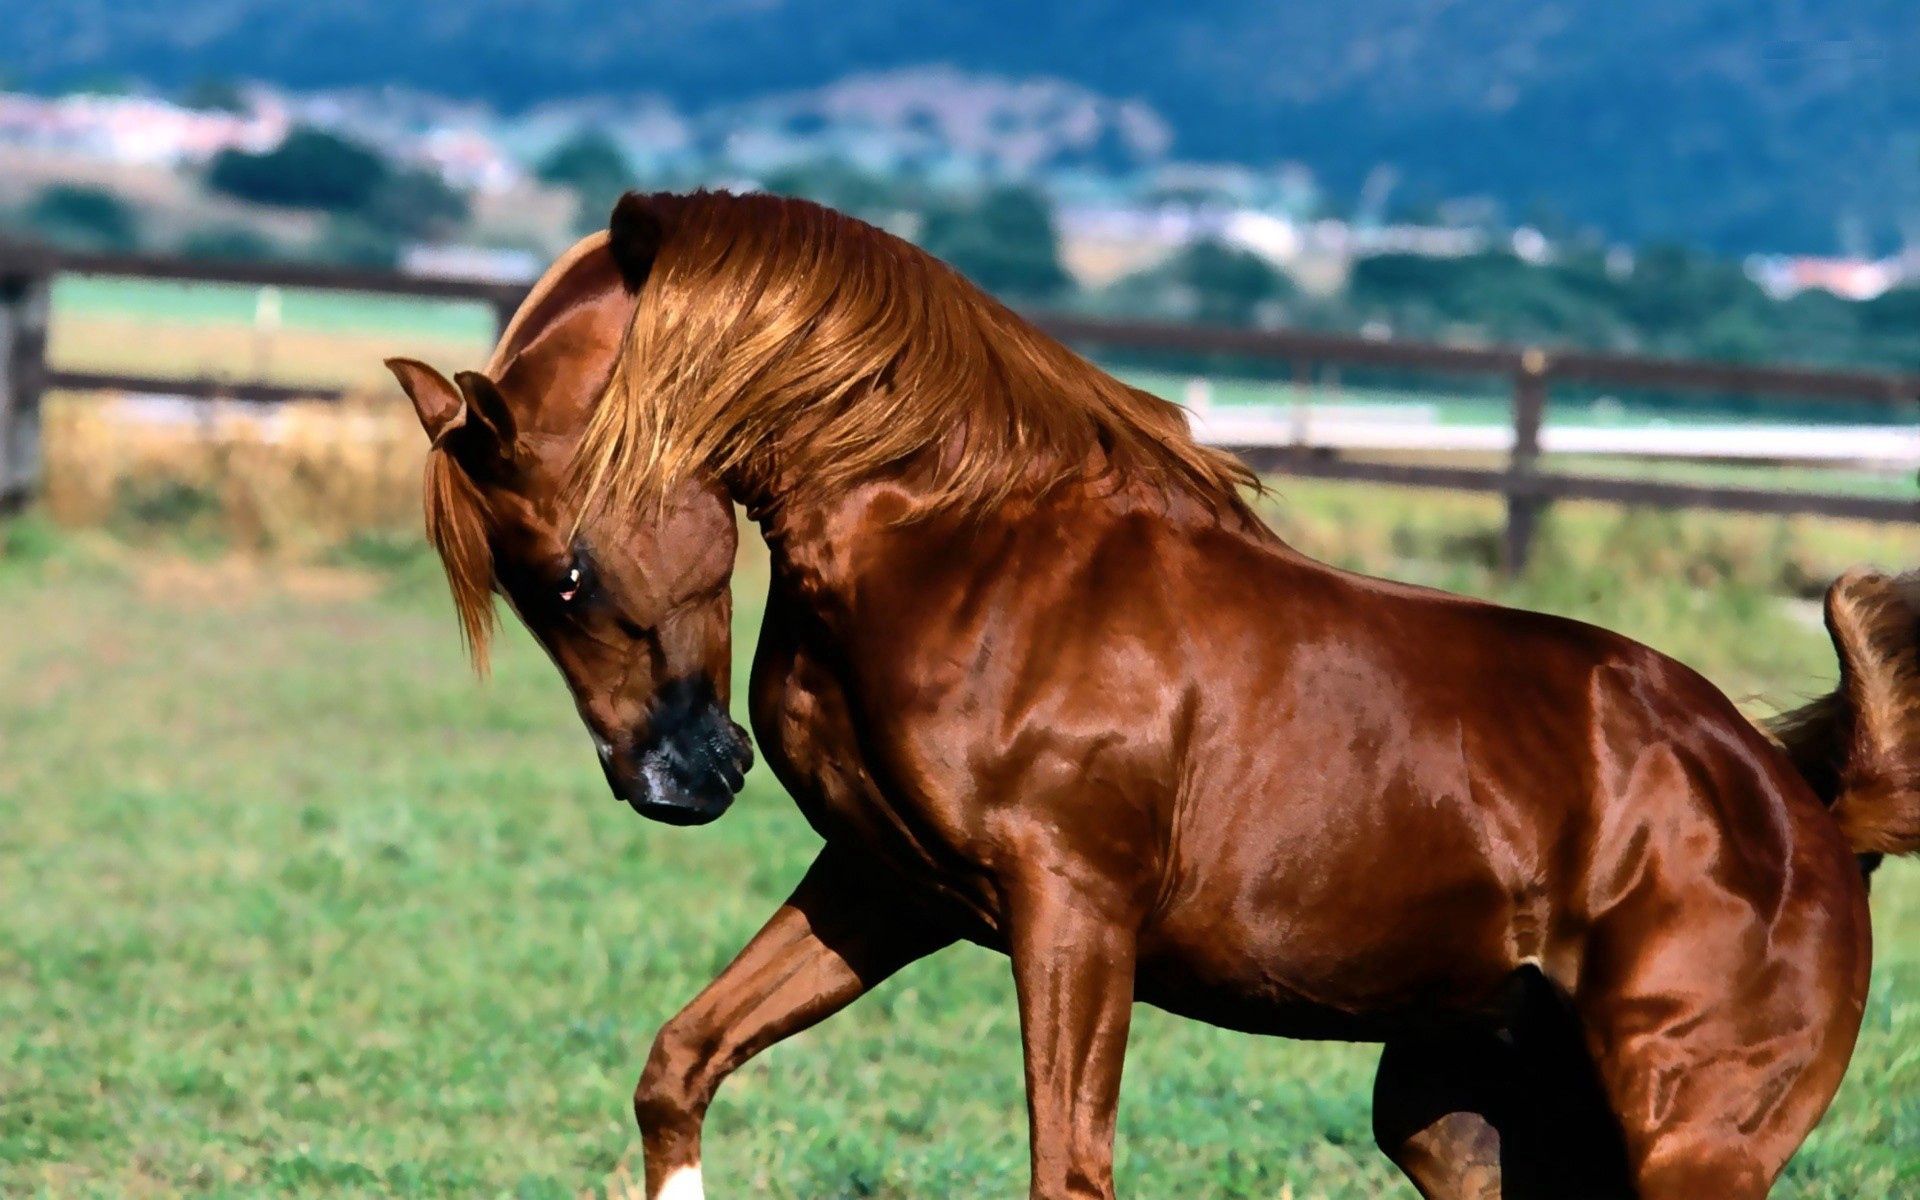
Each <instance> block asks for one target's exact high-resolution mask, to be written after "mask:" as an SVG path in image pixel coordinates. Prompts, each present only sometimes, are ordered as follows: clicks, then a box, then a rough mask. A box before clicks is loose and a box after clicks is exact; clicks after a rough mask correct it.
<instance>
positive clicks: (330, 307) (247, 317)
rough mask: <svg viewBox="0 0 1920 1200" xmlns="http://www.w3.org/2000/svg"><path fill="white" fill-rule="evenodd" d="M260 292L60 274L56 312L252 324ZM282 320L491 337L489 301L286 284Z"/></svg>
mask: <svg viewBox="0 0 1920 1200" xmlns="http://www.w3.org/2000/svg"><path fill="white" fill-rule="evenodd" d="M260 290H261V289H259V288H257V287H252V286H248V285H245V284H227V283H170V282H165V281H160V280H150V279H110V278H92V277H87V276H78V275H68V276H62V277H61V278H60V279H59V281H58V282H57V283H56V284H55V286H54V290H53V316H54V320H55V321H58V320H60V319H62V318H64V317H69V316H74V317H83V318H84V317H127V318H135V319H140V320H157V321H164V322H167V323H170V324H193V325H216V326H218V325H245V326H249V327H250V326H251V325H252V324H253V320H254V312H255V306H256V305H257V304H258V303H259V296H260ZM280 292H281V308H280V322H281V327H282V328H285V329H293V330H302V331H306V332H310V333H386V334H390V335H396V334H397V335H402V336H407V337H420V338H428V339H433V340H440V341H463V340H464V341H474V342H486V343H490V342H491V341H492V340H493V335H494V328H493V311H492V310H491V309H490V308H488V307H487V306H486V305H484V304H477V303H462V302H451V301H445V300H423V299H420V298H418V297H412V296H374V295H366V294H362V293H355V292H322V291H311V290H303V289H299V288H282V289H280Z"/></svg>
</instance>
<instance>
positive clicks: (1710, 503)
mask: <svg viewBox="0 0 1920 1200" xmlns="http://www.w3.org/2000/svg"><path fill="white" fill-rule="evenodd" d="M59 275H96V276H116V277H129V278H139V279H153V280H168V281H178V282H201V283H230V284H244V285H252V286H273V287H283V288H310V289H323V290H329V291H351V292H365V293H374V294H379V295H389V296H417V297H421V298H425V299H437V300H449V301H452V300H458V301H468V302H476V303H480V304H484V305H487V306H488V307H489V308H490V309H491V310H492V312H493V314H494V320H495V323H496V327H500V328H504V326H505V324H506V322H507V320H508V319H509V318H510V317H511V315H512V313H513V311H514V309H515V307H517V305H518V304H519V302H520V300H521V298H522V297H523V296H524V295H525V293H526V289H525V287H524V286H522V285H518V284H509V283H501V282H497V281H492V280H466V279H442V278H429V277H419V276H409V275H400V274H395V273H390V272H382V271H367V270H354V269H346V268H337V267H322V266H308V265H296V264H285V263H212V262H199V261H188V260H184V259H174V258H161V257H153V256H146V255H101V254H72V253H63V252H57V251H52V250H48V249H46V248H42V247H32V246H21V245H9V244H5V243H0V503H7V502H13V503H17V502H18V501H19V500H20V499H22V498H23V497H25V496H26V495H28V494H30V493H31V491H32V489H33V488H34V487H35V485H36V482H37V478H38V450H37V446H38V430H39V406H40V399H41V397H42V396H43V395H44V394H45V393H46V392H47V391H49V390H54V389H63V390H72V391H108V390H114V391H134V392H159V393H167V394H172V395H181V396H192V397H203V398H210V399H211V398H220V399H230V400H240V401H250V402H256V403H275V402H279V401H284V400H290V399H295V398H299V397H324V396H328V395H334V394H337V391H336V390H334V389H329V388H326V387H310V386H300V385H289V384H284V383H278V382H273V381H268V380H224V379H206V378H198V379H167V378H156V377H150V376H139V375H126V374H115V373H109V372H97V371H79V370H68V369H62V368H57V367H51V366H50V365H49V364H48V363H47V361H46V353H45V351H46V325H47V321H48V319H49V317H48V296H49V294H50V287H51V282H52V280H53V279H54V278H55V277H56V276H59ZM1032 317H1033V320H1034V321H1035V322H1036V323H1037V324H1038V325H1039V326H1040V327H1041V328H1043V329H1045V330H1047V331H1048V332H1049V333H1051V334H1053V335H1054V336H1056V337H1058V338H1060V339H1061V340H1063V341H1066V342H1069V343H1071V344H1074V345H1077V346H1081V347H1084V348H1087V349H1089V350H1094V351H1098V350H1107V351H1123V352H1141V351H1146V352H1156V351H1157V352H1163V353H1176V354H1182V355H1198V356H1213V357H1229V358H1234V359H1239V360H1257V361H1263V362H1278V363H1285V364H1288V365H1289V366H1290V367H1291V369H1292V373H1293V377H1294V378H1295V379H1296V380H1297V381H1300V382H1303V383H1304V382H1308V381H1311V380H1312V378H1313V377H1314V372H1315V371H1316V370H1318V369H1322V368H1333V369H1336V370H1337V369H1339V368H1342V367H1357V368H1365V369H1384V370H1396V371H1407V372H1414V373H1419V374H1422V375H1444V376H1455V377H1464V378H1479V379H1492V380H1498V381H1502V382H1503V383H1504V384H1505V386H1506V388H1507V389H1508V390H1509V392H1510V394H1511V396H1512V407H1511V423H1512V432H1513V436H1512V438H1511V441H1510V446H1509V448H1508V450H1507V451H1506V459H1505V462H1504V464H1503V465H1502V466H1499V467H1461V466H1446V465H1436V464H1429V463H1416V462H1400V461H1388V460H1379V459H1367V458H1354V457H1347V456H1343V455H1339V454H1335V453H1332V452H1330V451H1329V450H1328V449H1327V448H1326V447H1315V446H1313V445H1311V444H1285V443H1272V444H1267V443H1260V444H1255V443H1245V444H1228V445H1227V446H1226V448H1227V449H1230V450H1232V451H1234V452H1235V453H1238V454H1239V455H1241V456H1242V457H1243V458H1245V459H1246V460H1247V461H1248V462H1249V463H1250V464H1251V465H1252V466H1254V467H1255V468H1256V469H1258V470H1260V471H1264V472H1271V473H1282V474H1290V475H1300V476H1308V477H1312V478H1318V479H1339V480H1354V481H1360V482H1368V483H1380V484H1391V485H1397V486H1406V487H1422V488H1440V489H1446V490H1450V491H1467V492H1482V493H1491V494H1497V495H1500V496H1502V497H1504V498H1505V500H1506V505H1507V524H1506V538H1505V550H1506V559H1507V563H1508V565H1509V567H1511V568H1515V569H1517V568H1519V567H1521V566H1523V565H1524V564H1525V562H1526V558H1527V554H1528V550H1529V548H1530V546H1531V544H1532V541H1533V536H1534V530H1535V527H1536V525H1537V523H1538V520H1539V516H1540V514H1541V512H1542V511H1543V509H1544V507H1545V506H1546V505H1547V504H1549V503H1550V502H1552V501H1555V500H1564V499H1584V500H1601V501H1610V502H1616V503H1621V504H1640V505H1652V506H1657V507H1665V508H1710V509H1724V510H1730V511H1738V512H1753V513H1774V514H1791V513H1808V514H1815V515H1822V516H1832V517H1846V518H1855V519H1863V520H1872V521H1895V522H1913V523H1920V498H1915V499H1903V498H1898V497H1880V496H1860V495H1850V494H1844V493H1833V492H1816V491H1799V490H1789V489H1778V488H1748V487H1729V486H1716V485H1711V484H1699V483H1683V482H1667V481H1659V480H1649V479H1634V478H1614V477H1601V476H1589V475H1584V474H1580V475H1575V474H1567V473H1561V472H1552V471H1547V470H1543V469H1542V466H1541V450H1540V429H1541V425H1542V424H1543V422H1544V419H1545V412H1546V407H1547V405H1548V403H1549V400H1550V395H1551V392H1552V389H1553V388H1554V387H1555V386H1558V385H1568V384H1572V385H1583V386H1607V387H1619V388H1647V389H1661V390H1667V391H1692V392H1708V393H1719V394H1738V395H1764V396H1776V397H1798V398H1802V399H1807V400H1815V401H1852V402H1855V403H1868V404H1873V405H1880V406H1886V407H1887V408H1889V409H1890V410H1892V411H1893V412H1895V413H1914V412H1920V375H1915V374H1903V373H1895V372H1881V371H1860V370H1827V369H1815V368H1808V367H1797V366H1761V365H1753V364H1743V363H1715V362H1701V361H1692V360H1683V359H1668V358H1655V357H1647V356H1641V355H1623V354H1604V353H1596V352H1592V351H1585V350H1572V349H1551V348H1543V347H1514V346H1454V345H1444V344H1438V343H1427V342H1413V341H1400V340H1394V339H1378V338H1369V337H1359V336H1353V335H1347V334H1335V333H1320V332H1312V331H1305V330H1250V329H1225V328H1206V327H1196V326H1188V325H1174V324H1165V323H1157V322H1144V321H1110V320H1099V319H1094V318H1088V317H1081V316H1069V315H1061V314H1050V313H1038V314H1032Z"/></svg>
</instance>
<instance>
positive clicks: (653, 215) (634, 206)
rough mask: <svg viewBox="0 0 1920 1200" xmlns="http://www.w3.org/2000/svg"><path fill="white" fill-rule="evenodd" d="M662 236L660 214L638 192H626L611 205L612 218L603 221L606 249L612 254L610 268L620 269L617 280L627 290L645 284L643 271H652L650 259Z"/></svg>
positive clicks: (662, 228) (663, 230)
mask: <svg viewBox="0 0 1920 1200" xmlns="http://www.w3.org/2000/svg"><path fill="white" fill-rule="evenodd" d="M665 237H666V227H665V226H663V225H662V224H661V223H660V214H659V213H657V212H655V211H654V209H653V205H652V204H651V203H649V202H648V200H647V198H646V197H645V196H642V195H641V194H640V193H639V192H628V193H627V194H626V195H624V196H622V197H620V201H619V203H617V204H615V205H614V206H613V216H611V217H609V218H608V219H607V249H608V250H610V251H612V252H613V261H614V265H616V266H618V267H619V268H620V279H621V281H622V282H624V283H625V284H626V285H627V290H628V291H630V292H637V291H639V290H640V285H641V284H643V283H645V282H646V281H647V272H649V271H651V270H653V260H654V258H655V257H656V256H657V255H658V254H659V253H660V242H661V240H662V239H663V238H665Z"/></svg>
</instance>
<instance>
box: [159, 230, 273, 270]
mask: <svg viewBox="0 0 1920 1200" xmlns="http://www.w3.org/2000/svg"><path fill="white" fill-rule="evenodd" d="M180 253H181V254H182V255H183V256H185V257H187V258H200V259H209V260H213V261H218V262H270V261H272V260H273V259H276V258H279V257H280V247H279V245H278V244H277V243H275V242H274V240H273V239H272V238H270V237H268V236H267V235H266V234H264V233H261V232H260V231H259V230H257V229H250V228H248V227H247V226H245V225H208V226H205V227H204V228H200V229H196V230H194V231H193V232H192V233H189V234H188V235H187V236H186V237H184V238H182V239H180Z"/></svg>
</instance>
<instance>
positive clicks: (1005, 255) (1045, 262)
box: [920, 187, 1069, 300]
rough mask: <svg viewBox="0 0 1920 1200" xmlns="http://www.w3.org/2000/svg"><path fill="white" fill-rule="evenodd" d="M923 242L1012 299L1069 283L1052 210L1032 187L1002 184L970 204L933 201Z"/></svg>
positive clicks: (1047, 294)
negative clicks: (1063, 266)
mask: <svg viewBox="0 0 1920 1200" xmlns="http://www.w3.org/2000/svg"><path fill="white" fill-rule="evenodd" d="M920 244H921V245H922V246H924V247H925V248H926V249H927V250H928V252H930V253H932V254H934V255H936V256H938V257H940V258H943V259H945V260H946V261H947V262H949V263H951V264H953V266H954V267H956V268H958V269H959V270H960V271H961V272H962V273H963V274H965V275H966V276H967V277H968V278H969V279H972V280H973V281H974V282H975V283H977V284H979V285H980V286H981V287H983V288H985V289H987V290H988V291H990V292H994V293H996V294H999V295H1003V296H1007V297H1010V298H1014V299H1025V300H1045V299H1049V298H1052V297H1054V296H1057V295H1059V294H1060V293H1061V292H1063V291H1065V290H1066V288H1067V285H1068V283H1069V280H1068V278H1067V273H1066V270H1065V269H1064V268H1062V267H1061V265H1060V239H1059V236H1058V235H1057V234H1056V233H1055V231H1054V227H1053V212H1052V210H1051V209H1050V208H1048V206H1047V202H1046V199H1045V198H1044V197H1043V196H1041V195H1040V194H1039V193H1038V192H1036V191H1034V190H1032V189H1031V188H1022V187H1000V188H995V189H993V190H992V191H989V192H988V193H986V194H985V195H984V196H982V197H980V198H979V199H978V200H977V201H974V202H972V203H966V202H956V201H947V202H942V203H936V204H934V205H932V206H931V207H929V209H928V210H927V213H926V216H925V221H924V223H923V224H922V226H921V231H920Z"/></svg>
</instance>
